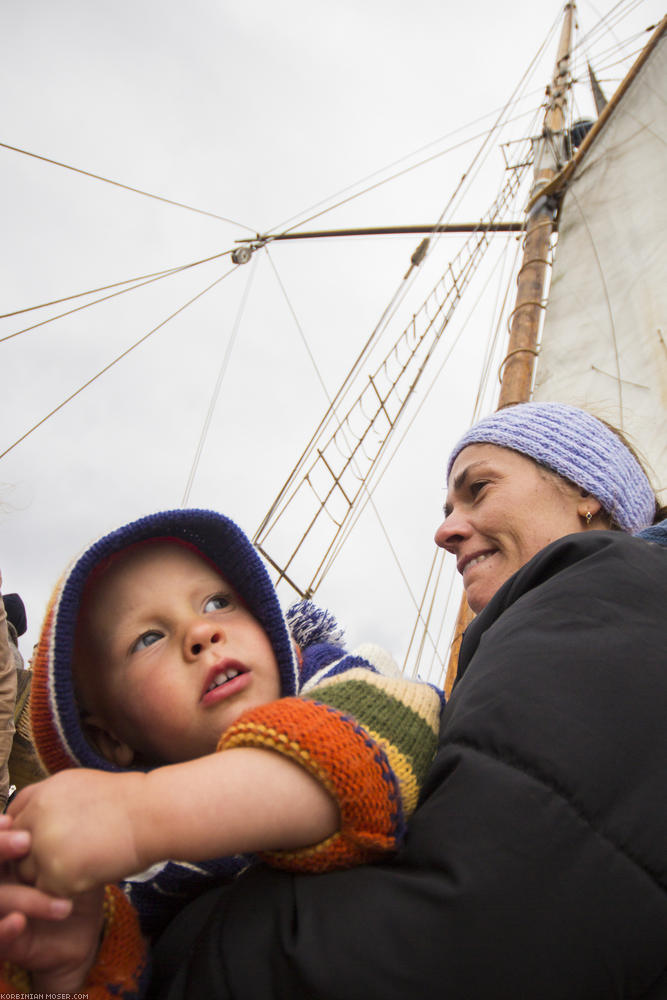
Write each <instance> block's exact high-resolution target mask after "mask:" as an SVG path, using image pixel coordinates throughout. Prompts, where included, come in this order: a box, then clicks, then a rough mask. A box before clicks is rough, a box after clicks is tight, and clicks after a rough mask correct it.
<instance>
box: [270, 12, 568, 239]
mask: <svg viewBox="0 0 667 1000" xmlns="http://www.w3.org/2000/svg"><path fill="white" fill-rule="evenodd" d="M559 20H560V15H559V17H558V18H556V20H555V21H554V23H553V24H552V26H551V28H550V29H549V31H548V32H547V35H546V37H545V39H544V41H543V42H542V44H541V45H540V47H539V48H538V50H537V52H536V53H535V55H534V56H533V58H532V59H531V61H530V63H529V64H528V66H527V68H526V70H525V71H524V73H523V75H522V77H521V79H520V80H519V83H518V84H517V85H516V87H515V88H514V91H513V92H512V95H511V96H510V98H509V99H508V100H507V101H506V102H505V104H504V105H502V107H500V109H498V113H497V114H496V112H493V114H495V115H496V121H495V123H494V124H493V125H492V126H491V128H490V129H489V130H485V131H484V132H480V133H478V134H477V135H475V136H473V137H472V138H471V139H466V140H464V141H462V142H460V143H456V144H455V145H454V146H451V147H450V148H449V149H446V150H443V152H442V153H437V154H434V155H433V156H430V157H428V158H427V159H425V160H423V161H421V162H420V163H418V164H415V165H414V166H412V167H408V168H405V169H404V170H401V171H399V172H398V173H396V174H393V175H392V176H391V177H388V178H386V180H384V181H379V182H378V183H377V184H373V185H371V186H370V187H368V188H365V189H364V190H363V191H359V192H358V193H357V194H354V195H352V196H350V197H349V198H346V199H343V200H342V201H339V202H336V203H335V204H334V205H331V206H329V207H328V208H325V209H323V210H322V211H321V212H317V213H315V214H314V215H311V216H308V217H307V218H305V219H301V221H300V222H297V223H295V224H294V225H292V226H289V228H286V229H282V227H283V226H285V225H287V223H289V222H291V221H292V219H294V218H297V216H292V218H291V219H288V220H287V222H285V223H281V224H280V225H277V226H271V231H276V230H281V229H282V232H283V233H289V232H291V231H292V230H294V229H296V228H298V226H303V225H305V224H306V223H307V222H312V220H313V219H317V218H319V217H320V216H322V215H326V213H327V212H330V211H333V209H334V208H339V207H340V206H341V205H345V204H347V203H348V202H350V201H353V200H354V199H355V198H358V197H361V195H363V194H367V193H368V192H369V191H373V190H375V189H376V188H377V187H380V186H381V185H383V184H385V183H388V182H389V181H391V180H395V179H396V178H397V177H401V176H403V174H406V173H409V172H410V171H411V170H413V169H416V168H417V167H419V166H423V165H424V164H425V163H429V162H431V161H432V160H434V159H437V158H438V157H439V156H442V155H444V153H448V152H451V151H452V150H454V149H458V148H460V147H461V146H464V145H466V143H468V142H474V141H476V140H477V139H479V138H483V137H484V136H486V142H488V141H490V139H491V136H492V135H493V134H494V133H495V132H496V131H497V129H498V128H499V127H500V124H501V122H502V124H503V125H507V124H508V122H511V121H514V120H515V119H504V118H503V116H504V114H505V113H506V112H507V110H508V108H509V107H510V106H513V105H514V104H515V103H516V102H517V100H518V97H517V94H519V93H520V91H521V88H522V86H523V85H524V84H525V83H526V81H527V80H528V78H529V76H530V73H531V72H532V70H533V68H534V66H535V65H536V63H537V62H538V60H539V58H540V57H541V55H542V53H543V52H544V51H545V49H546V47H547V45H548V44H549V42H550V40H551V36H552V35H553V33H554V32H555V31H556V29H557V26H558V23H559ZM483 117H490V116H489V115H485V116H483ZM517 117H518V118H521V117H523V115H519V116H517ZM481 120H483V118H481V119H476V120H475V121H474V122H472V124H476V123H477V121H481ZM467 127H469V126H461V127H460V128H459V129H456V130H454V131H453V132H450V133H447V135H445V137H444V138H447V137H448V136H449V135H455V134H456V132H458V131H460V130H461V129H463V128H467ZM435 141H436V142H437V141H439V140H435ZM485 144H486V143H484V144H483V145H482V147H481V148H482V149H483V148H484V145H485ZM421 148H427V147H421ZM417 152H419V150H417ZM409 155H414V154H409ZM403 159H405V157H404V158H403ZM395 162H398V163H400V162H401V160H398V161H395ZM473 163H474V160H473ZM391 166H393V164H390V166H389V168H383V169H390V167H391ZM471 166H472V165H471ZM378 172H381V171H375V172H374V173H371V174H369V175H368V177H369V178H370V177H373V176H375V175H376V174H377V173H378ZM357 183H363V180H362V181H358V182H357ZM355 186H356V185H351V187H355ZM348 190H350V187H348V188H343V189H342V190H341V192H339V193H341V194H344V193H345V191H348ZM332 197H336V195H332ZM327 200H328V199H327ZM321 204H324V202H317V203H316V204H315V205H314V206H313V207H314V208H317V207H318V206H319V205H321ZM304 211H308V209H304ZM443 218H444V212H443V214H442V215H441V216H440V219H439V220H438V221H439V222H441V221H442V219H443Z"/></svg>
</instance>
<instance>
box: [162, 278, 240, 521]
mask: <svg viewBox="0 0 667 1000" xmlns="http://www.w3.org/2000/svg"><path fill="white" fill-rule="evenodd" d="M256 270H257V262H256V261H253V266H252V267H251V268H250V273H249V274H248V280H247V282H246V286H245V289H244V292H243V296H242V298H241V304H240V306H239V310H238V313H237V314H236V319H235V321H234V326H233V327H232V332H231V336H230V338H229V341H228V342H227V347H226V348H225V354H224V357H223V359H222V363H221V365H220V370H219V372H218V378H217V381H216V383H215V386H214V388H213V392H212V394H211V400H210V402H209V406H208V411H207V413H206V417H205V418H204V423H203V426H202V429H201V433H200V435H199V442H198V444H197V448H196V451H195V456H194V459H193V461H192V466H191V468H190V475H189V476H188V481H187V484H186V487H185V492H184V494H183V499H182V501H181V507H186V506H187V504H188V501H189V499H190V491H191V489H192V484H193V483H194V480H195V475H196V474H197V469H198V468H199V460H200V458H201V454H202V451H203V449H204V443H205V441H206V438H207V436H208V431H209V427H210V426H211V419H212V417H213V413H214V411H215V407H216V404H217V402H218V397H219V396H220V389H221V388H222V383H223V380H224V377H225V375H226V374H227V368H228V366H229V361H230V359H231V356H232V351H233V349H234V344H235V343H236V336H237V334H238V332H239V328H240V326H241V319H242V318H243V313H244V312H245V307H246V304H247V301H248V295H249V294H250V288H251V286H252V282H253V279H254V277H255V272H256Z"/></svg>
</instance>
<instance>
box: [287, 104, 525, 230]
mask: <svg viewBox="0 0 667 1000" xmlns="http://www.w3.org/2000/svg"><path fill="white" fill-rule="evenodd" d="M541 92H542V88H540V90H539V91H538V90H535V91H531V92H529V93H528V94H525V95H524V97H526V98H527V97H528V96H531V95H532V96H534V95H535V94H537V93H541ZM505 107H506V105H503V107H501V108H495V109H494V110H493V111H489V112H488V113H487V114H485V115H481V116H480V117H479V118H476V119H474V121H472V122H468V123H467V124H465V125H461V126H459V128H455V129H453V130H452V131H451V132H447V133H445V135H443V136H440V138H438V139H434V140H433V141H432V142H429V143H426V145H424V146H420V147H419V149H416V150H413V151H412V152H411V153H408V154H407V155H406V156H402V157H400V158H399V159H398V160H394V161H393V162H392V163H388V164H387V165H386V166H385V167H380V168H379V169H378V170H374V171H372V172H371V173H370V174H366V175H365V176H364V177H361V178H359V180H358V181H355V182H354V184H348V185H347V186H346V187H344V188H340V189H339V190H338V191H334V192H333V194H331V195H329V197H328V198H323V199H321V200H320V201H317V202H315V203H314V204H312V205H310V206H309V207H308V208H304V209H303V211H301V212H299V213H298V214H297V215H292V216H290V218H289V219H285V220H284V221H283V222H280V223H278V225H276V226H271V227H270V231H271V232H273V231H274V230H279V231H281V232H282V234H283V235H286V234H287V233H291V232H292V231H293V230H294V229H296V228H297V227H298V226H303V225H305V224H306V222H308V221H309V220H308V219H302V218H301V216H302V215H304V214H305V213H306V212H311V211H312V210H313V209H315V208H319V207H320V206H321V205H327V204H328V203H329V201H330V200H331V199H332V198H337V197H339V195H342V194H346V193H347V192H348V191H353V190H354V189H355V188H356V187H357V185H359V184H364V183H365V182H366V181H369V180H371V179H372V178H373V177H377V176H378V174H382V173H384V171H385V170H391V168H392V167H395V166H397V165H398V164H399V163H404V162H405V160H409V159H410V157H412V156H416V155H417V154H418V153H421V152H422V151H423V150H425V149H429V148H430V147H431V146H434V145H435V144H436V143H438V142H442V141H443V140H445V139H449V138H451V137H452V136H455V135H457V134H458V133H459V132H463V131H464V129H467V128H471V127H472V126H473V125H477V124H478V123H479V122H482V121H485V120H486V119H487V118H491V117H495V116H497V114H498V112H499V111H502V110H503V109H504V108H505ZM533 113H534V111H533V108H529V109H528V110H526V111H522V112H521V113H520V114H518V115H515V116H514V117H513V118H508V119H507V120H506V121H505V125H511V124H514V123H515V122H518V121H521V119H522V118H526V117H528V115H532V114H533ZM484 135H486V130H484V131H483V132H478V133H476V134H475V135H472V136H470V137H469V138H467V139H465V140H463V141H462V142H458V143H455V145H453V146H448V147H447V148H446V149H443V150H442V151H441V152H440V153H438V154H437V155H438V156H444V155H445V154H446V153H451V152H453V151H454V150H456V149H460V148H461V147H462V146H464V145H466V144H467V143H470V142H476V141H477V139H480V138H483V136H484ZM433 159H435V157H434V156H431V157H429V158H428V159H426V160H422V161H420V162H419V163H416V164H414V165H413V167H411V168H410V169H416V168H417V167H421V166H423V165H424V164H425V163H430V162H431V160H433ZM403 173H404V171H401V172H400V173H398V174H392V175H391V176H390V177H386V178H385V179H384V180H383V181H381V182H379V183H378V184H376V185H373V187H369V188H366V189H364V190H363V191H359V192H358V193H357V194H355V195H353V196H352V197H351V198H349V199H346V200H345V201H341V202H338V204H337V205H332V206H330V208H325V209H323V211H322V212H318V213H317V215H313V216H311V217H310V218H312V219H316V218H318V216H320V215H326V213H327V212H329V211H331V210H332V209H333V208H335V207H338V205H344V204H346V203H347V201H353V200H354V199H355V198H357V197H361V195H362V194H366V193H368V191H373V190H375V188H376V187H380V186H381V185H382V184H388V183H389V182H390V181H393V180H395V179H396V178H397V177H401V176H402V175H403ZM295 220H300V221H298V222H296V221H295ZM291 222H294V223H295V224H294V225H293V226H290V223H291ZM287 226H289V228H285V227H287Z"/></svg>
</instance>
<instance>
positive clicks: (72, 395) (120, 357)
mask: <svg viewBox="0 0 667 1000" xmlns="http://www.w3.org/2000/svg"><path fill="white" fill-rule="evenodd" d="M236 270H237V269H236V267H233V268H231V269H230V270H229V271H225V273H224V274H222V275H220V277H219V278H216V279H215V281H212V282H211V284H210V285H207V286H206V288H204V289H202V291H201V292H198V293H197V294H196V295H193V297H192V298H191V299H189V300H188V301H187V302H186V303H184V305H182V306H180V307H179V308H178V309H176V310H175V311H174V312H173V313H171V314H170V315H169V316H167V317H166V319H163V320H162V322H161V323H158V325H157V326H154V327H153V329H152V330H149V331H148V333H145V334H144V335H143V337H140V338H139V340H136V341H135V342H134V344H131V345H130V347H128V348H127V349H126V350H124V351H123V352H122V353H121V354H118V355H117V356H116V357H115V358H114V359H113V361H110V362H109V364H108V365H105V366H104V368H102V369H100V371H98V372H97V374H95V375H93V376H92V378H89V379H88V381H87V382H84V383H83V385H80V386H79V388H78V389H76V390H75V391H74V392H72V393H70V395H69V396H68V397H67V398H66V399H64V400H63V401H62V403H59V404H58V406H55V407H54V408H53V409H52V410H51V411H50V412H49V413H47V414H46V416H44V417H42V419H41V420H38V421H37V423H36V424H33V426H32V427H31V428H30V429H29V430H27V431H26V432H25V434H22V435H21V437H20V438H17V440H16V441H14V443H13V444H10V446H9V447H8V448H5V450H4V451H3V452H0V458H4V457H5V455H8V454H9V452H10V451H12V450H13V449H14V448H16V446H17V445H19V444H21V442H22V441H25V439H26V438H27V437H29V436H30V435H31V434H32V433H33V431H36V430H37V428H38V427H41V426H42V424H45V423H46V421H47V420H49V419H50V418H51V417H53V416H54V415H55V414H56V413H58V412H59V411H60V410H62V409H63V407H65V406H67V404H68V403H70V402H71V401H72V400H73V399H75V398H76V397H77V396H78V395H79V394H80V393H82V392H83V390H84V389H87V388H88V386H89V385H92V384H93V382H96V381H97V379H98V378H100V377H101V376H102V375H104V374H105V372H108V371H109V369H110V368H113V367H114V365H116V364H118V362H119V361H122V360H123V358H126V357H127V355H128V354H131V353H132V351H134V350H135V349H136V348H137V347H139V346H140V345H141V344H143V343H144V341H146V340H148V338H149V337H152V335H153V334H154V333H157V331H158V330H161V329H162V327H163V326H166V324H167V323H168V322H169V321H170V320H172V319H174V317H175V316H178V315H179V313H182V312H184V310H185V309H187V308H188V306H191V305H192V303H193V302H196V301H197V299H200V298H201V297H202V296H203V295H206V293H207V292H209V291H210V290H211V289H212V288H214V287H215V286H216V285H218V284H220V282H221V281H224V279H225V278H227V277H229V275H230V274H234V272H235V271H236Z"/></svg>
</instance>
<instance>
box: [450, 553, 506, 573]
mask: <svg viewBox="0 0 667 1000" xmlns="http://www.w3.org/2000/svg"><path fill="white" fill-rule="evenodd" d="M496 551H497V549H486V550H485V551H484V552H473V553H472V554H471V555H469V556H463V558H461V559H459V561H458V565H457V567H456V568H457V569H458V571H459V573H460V574H461V576H463V575H464V574H465V572H466V570H468V569H470V568H471V567H472V566H477V565H478V564H479V563H481V562H484V560H485V559H488V558H489V556H492V555H494V554H495V553H496Z"/></svg>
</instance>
